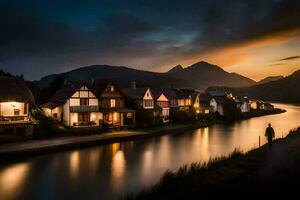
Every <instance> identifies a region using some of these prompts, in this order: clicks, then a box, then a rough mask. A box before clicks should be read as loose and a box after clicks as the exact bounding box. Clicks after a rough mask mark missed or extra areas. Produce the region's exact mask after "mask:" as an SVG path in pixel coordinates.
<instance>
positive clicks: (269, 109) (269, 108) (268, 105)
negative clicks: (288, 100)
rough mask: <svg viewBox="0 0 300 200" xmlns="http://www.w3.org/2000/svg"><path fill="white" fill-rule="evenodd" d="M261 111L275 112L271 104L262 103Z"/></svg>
mask: <svg viewBox="0 0 300 200" xmlns="http://www.w3.org/2000/svg"><path fill="white" fill-rule="evenodd" d="M260 109H262V110H267V111H273V110H274V106H273V105H272V104H270V103H265V102H264V103H262V104H261V106H260Z"/></svg>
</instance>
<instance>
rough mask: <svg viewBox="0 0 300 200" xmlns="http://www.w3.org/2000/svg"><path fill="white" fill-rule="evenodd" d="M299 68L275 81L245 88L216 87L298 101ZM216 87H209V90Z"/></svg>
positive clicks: (252, 96) (281, 100)
mask: <svg viewBox="0 0 300 200" xmlns="http://www.w3.org/2000/svg"><path fill="white" fill-rule="evenodd" d="M299 86H300V70H298V71H295V72H294V73H293V74H291V75H289V76H287V77H284V78H282V79H280V80H277V81H271V82H268V83H264V84H259V85H254V86H251V87H245V88H217V89H221V90H225V91H230V92H233V93H235V94H237V95H241V96H249V97H251V98H255V99H261V100H266V101H280V102H290V103H300V92H299ZM212 89H216V88H210V90H212Z"/></svg>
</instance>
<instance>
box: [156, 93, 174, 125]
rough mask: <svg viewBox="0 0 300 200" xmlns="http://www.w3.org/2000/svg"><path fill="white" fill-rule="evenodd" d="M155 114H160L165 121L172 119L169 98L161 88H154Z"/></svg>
mask: <svg viewBox="0 0 300 200" xmlns="http://www.w3.org/2000/svg"><path fill="white" fill-rule="evenodd" d="M152 91H153V94H154V102H155V103H154V111H155V116H160V117H161V118H162V120H163V122H164V123H167V122H169V121H170V104H169V99H168V98H167V97H166V95H165V94H164V93H163V92H162V91H161V90H160V89H153V90H152Z"/></svg>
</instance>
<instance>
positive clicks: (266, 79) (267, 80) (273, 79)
mask: <svg viewBox="0 0 300 200" xmlns="http://www.w3.org/2000/svg"><path fill="white" fill-rule="evenodd" d="M283 78H284V76H268V77H266V78H264V79H262V80H260V81H258V82H257V84H264V83H268V82H271V81H277V80H280V79H283Z"/></svg>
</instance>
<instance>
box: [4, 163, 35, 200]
mask: <svg viewBox="0 0 300 200" xmlns="http://www.w3.org/2000/svg"><path fill="white" fill-rule="evenodd" d="M29 168H30V164H29V163H21V164H15V165H13V166H10V167H9V168H7V169H5V170H4V171H2V172H1V173H0V199H12V198H14V197H16V196H17V195H18V193H19V191H20V190H22V187H23V184H24V182H25V179H26V176H27V174H28V171H29Z"/></svg>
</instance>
